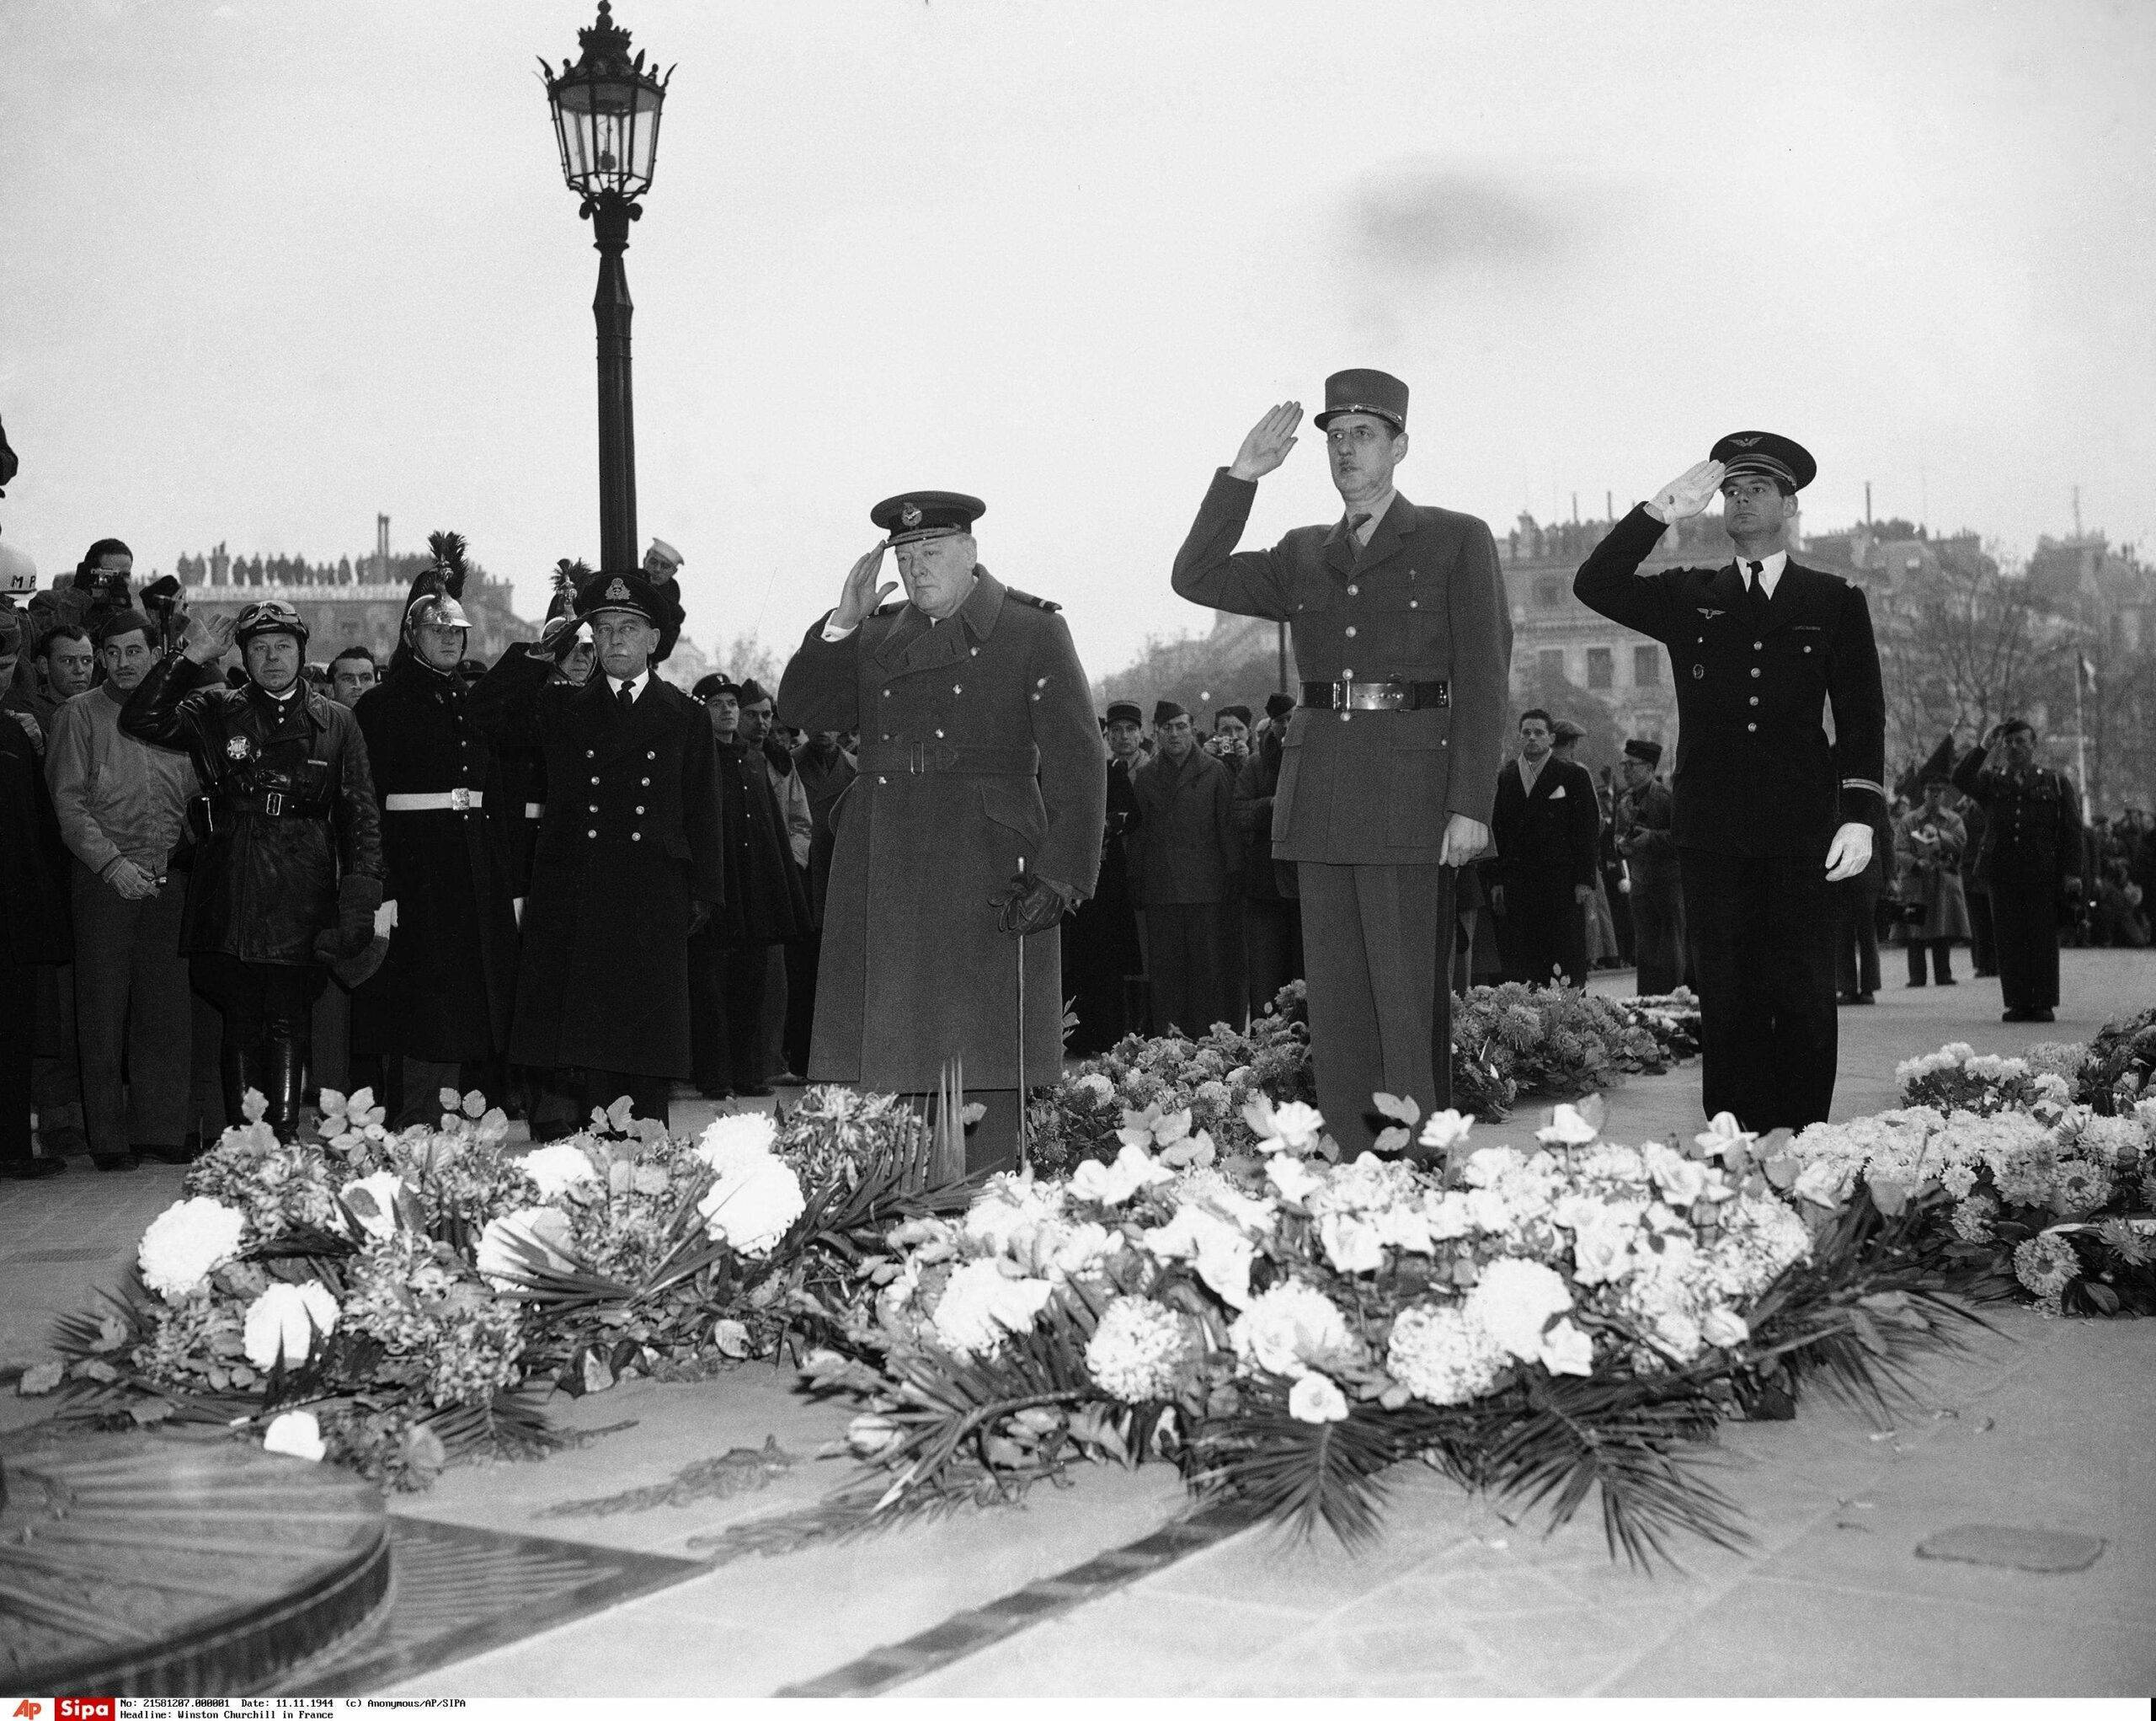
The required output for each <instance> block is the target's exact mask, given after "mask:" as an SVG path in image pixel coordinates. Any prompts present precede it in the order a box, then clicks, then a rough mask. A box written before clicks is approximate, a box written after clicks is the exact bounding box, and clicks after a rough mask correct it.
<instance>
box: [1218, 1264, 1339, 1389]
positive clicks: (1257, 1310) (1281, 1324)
mask: <svg viewBox="0 0 2156 1721" xmlns="http://www.w3.org/2000/svg"><path fill="white" fill-rule="evenodd" d="M1228 1342H1229V1344H1231V1345H1233V1346H1234V1347H1235V1355H1238V1356H1240V1357H1241V1358H1242V1360H1244V1361H1245V1362H1246V1363H1248V1364H1250V1365H1251V1366H1254V1367H1257V1368H1262V1369H1266V1370H1268V1371H1271V1372H1272V1373H1273V1374H1276V1375H1293V1376H1300V1375H1303V1374H1306V1373H1308V1372H1309V1371H1310V1369H1311V1368H1312V1367H1313V1366H1323V1365H1324V1364H1326V1363H1327V1362H1331V1361H1337V1360H1342V1359H1353V1358H1355V1357H1357V1356H1358V1355H1359V1354H1360V1352H1361V1350H1362V1346H1361V1344H1359V1343H1358V1341H1357V1339H1356V1338H1355V1336H1354V1334H1352V1333H1350V1332H1349V1331H1348V1322H1347V1317H1345V1316H1343V1315H1342V1313H1341V1312H1340V1311H1339V1310H1338V1309H1337V1307H1334V1306H1333V1302H1332V1299H1331V1298H1330V1297H1329V1296H1326V1294H1325V1293H1324V1292H1323V1291H1320V1290H1319V1289H1318V1288H1317V1287H1316V1286H1315V1285H1305V1284H1304V1283H1303V1281H1302V1280H1299V1279H1290V1280H1284V1281H1283V1283H1281V1284H1278V1285H1274V1286H1273V1288H1272V1289H1271V1290H1270V1291H1263V1292H1261V1293H1260V1294H1259V1295H1258V1296H1256V1297H1254V1298H1252V1299H1251V1305H1250V1307H1248V1308H1247V1309H1246V1310H1244V1311H1243V1312H1242V1313H1241V1314H1240V1315H1238V1316H1237V1317H1235V1321H1234V1323H1232V1324H1231V1325H1230V1327H1229V1328H1228Z"/></svg>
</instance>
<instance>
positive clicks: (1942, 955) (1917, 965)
mask: <svg viewBox="0 0 2156 1721" xmlns="http://www.w3.org/2000/svg"><path fill="white" fill-rule="evenodd" d="M1927 950H1929V951H1930V952H1931V971H1932V975H1933V976H1934V977H1935V979H1936V980H1937V981H1939V983H1940V985H1941V986H1951V985H1953V984H1954V941H1953V939H1951V938H1911V939H1910V940H1909V984H1910V985H1911V986H1922V985H1923V984H1924V952H1925V951H1927Z"/></svg>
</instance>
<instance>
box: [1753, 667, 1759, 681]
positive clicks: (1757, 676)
mask: <svg viewBox="0 0 2156 1721" xmlns="http://www.w3.org/2000/svg"><path fill="white" fill-rule="evenodd" d="M1752 679H1753V681H1758V679H1759V671H1758V670H1756V669H1755V670H1753V671H1752Z"/></svg>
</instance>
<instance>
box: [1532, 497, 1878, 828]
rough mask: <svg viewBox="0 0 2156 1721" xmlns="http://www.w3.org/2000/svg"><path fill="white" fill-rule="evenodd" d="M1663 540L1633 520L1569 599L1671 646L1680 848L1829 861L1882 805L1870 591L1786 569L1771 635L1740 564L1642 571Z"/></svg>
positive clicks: (1638, 514)
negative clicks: (1848, 833)
mask: <svg viewBox="0 0 2156 1721" xmlns="http://www.w3.org/2000/svg"><path fill="white" fill-rule="evenodd" d="M1662 530H1663V527H1662V522H1661V521H1657V519H1655V517H1654V516H1652V515H1651V514H1649V513H1648V512H1647V511H1646V509H1645V508H1644V507H1640V508H1635V509H1634V510H1632V511H1631V512H1630V514H1628V515H1626V516H1625V518H1624V519H1622V520H1620V521H1618V522H1617V524H1616V526H1614V528H1613V529H1612V530H1611V532H1610V533H1609V536H1608V537H1605V538H1604V539H1603V541H1602V542H1600V543H1599V544H1598V545H1596V546H1595V548H1594V553H1593V554H1592V555H1590V556H1589V557H1588V559H1587V560H1586V561H1585V562H1584V563H1583V564H1581V567H1580V571H1579V573H1578V575H1577V577H1576V578H1575V579H1574V580H1573V581H1572V591H1573V592H1574V594H1575V595H1576V596H1577V597H1578V598H1579V600H1580V601H1581V602H1582V603H1584V604H1585V605H1587V607H1588V608H1589V609H1592V610H1595V611H1597V612H1599V613H1601V614H1603V615H1605V616H1607V617H1609V619H1610V620H1611V621H1613V622H1621V623H1623V624H1624V625H1625V626H1626V627H1628V628H1635V629H1636V630H1637V631H1638V632H1640V633H1645V634H1646V635H1647V636H1648V637H1649V638H1650V639H1659V640H1660V641H1661V642H1662V644H1664V645H1666V646H1668V648H1669V656H1670V661H1671V662H1672V663H1673V665H1675V667H1676V674H1677V714H1678V738H1677V768H1676V770H1675V772H1673V774H1672V777H1671V780H1670V787H1671V791H1672V794H1673V799H1674V803H1675V808H1674V815H1673V829H1674V832H1675V836H1676V841H1677V846H1678V847H1679V848H1697V849H1704V850H1706V851H1708V852H1711V853H1716V854H1740V855H1817V856H1820V857H1822V858H1823V857H1824V856H1825V854H1826V852H1827V847H1828V844H1829V843H1830V842H1832V841H1833V835H1834V831H1835V830H1836V828H1837V827H1838V826H1841V825H1844V824H1860V825H1869V824H1870V822H1871V820H1872V818H1873V816H1874V815H1875V814H1876V811H1877V810H1878V808H1879V806H1880V804H1881V803H1882V802H1883V801H1884V800H1885V799H1886V793H1885V791H1884V790H1883V789H1882V788H1881V787H1880V784H1881V778H1883V776H1884V774H1885V772H1886V768H1887V701H1886V695H1885V692H1883V690H1882V689H1881V685H1880V679H1879V654H1878V651H1877V650H1876V648H1875V647H1874V645H1873V644H1872V638H1871V612H1870V610H1869V609H1868V608H1867V607H1865V601H1864V594H1863V593H1862V592H1861V591H1858V590H1857V589H1856V587H1854V585H1850V584H1849V581H1847V580H1843V579H1841V578H1839V577H1838V576H1837V575H1833V574H1828V573H1823V572H1822V571H1821V570H1819V569H1816V568H1806V567H1804V566H1802V565H1801V564H1799V563H1797V562H1796V560H1795V559H1791V560H1790V561H1789V562H1788V563H1786V564H1785V565H1784V567H1783V569H1782V576H1781V579H1780V580H1779V581H1778V582H1777V583H1776V585H1775V587H1774V599H1773V601H1772V603H1771V604H1770V605H1769V613H1768V618H1767V622H1766V625H1765V627H1764V628H1761V627H1760V626H1759V625H1758V623H1757V622H1756V621H1755V619H1754V617H1753V611H1752V608H1751V599H1750V597H1749V596H1748V594H1747V592H1746V590H1745V581H1744V576H1743V575H1742V573H1741V572H1739V570H1738V569H1737V564H1736V563H1735V562H1734V561H1732V562H1727V563H1725V564H1722V565H1721V567H1719V568H1669V569H1663V570H1662V572H1660V573H1658V574H1647V575H1642V574H1641V573H1639V572H1638V571H1637V570H1638V568H1639V565H1640V564H1641V562H1643V561H1645V560H1646V557H1647V554H1648V553H1649V552H1650V551H1651V550H1652V549H1653V548H1654V547H1655V544H1656V542H1657V541H1658V540H1659V539H1660V538H1661V537H1662ZM1830 705H1831V706H1832V708H1833V716H1834V735H1835V739H1834V740H1833V741H1832V742H1831V743H1830V742H1829V741H1828V739H1827V731H1826V729H1825V727H1824V724H1823V722H1822V716H1823V714H1824V713H1825V711H1826V710H1827V708H1828V707H1829V706H1830Z"/></svg>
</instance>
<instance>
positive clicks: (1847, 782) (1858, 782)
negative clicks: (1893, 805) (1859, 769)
mask: <svg viewBox="0 0 2156 1721" xmlns="http://www.w3.org/2000/svg"><path fill="white" fill-rule="evenodd" d="M1842 787H1843V788H1868V789H1870V791H1871V792H1872V794H1876V795H1877V796H1878V797H1879V799H1881V800H1882V801H1883V800H1885V799H1887V790H1886V788H1885V786H1884V785H1883V784H1881V783H1874V782H1873V781H1872V780H1871V779H1870V778H1868V777H1844V778H1843V779H1842Z"/></svg>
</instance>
